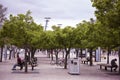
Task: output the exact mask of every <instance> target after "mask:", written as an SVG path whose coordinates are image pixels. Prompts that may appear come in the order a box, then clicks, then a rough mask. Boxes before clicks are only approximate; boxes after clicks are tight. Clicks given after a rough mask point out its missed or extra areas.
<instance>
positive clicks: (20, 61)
mask: <svg viewBox="0 0 120 80" xmlns="http://www.w3.org/2000/svg"><path fill="white" fill-rule="evenodd" d="M23 63H24V61H22V60H21V58H20V57H19V55H18V54H17V63H16V64H15V65H14V66H13V68H12V70H16V66H20V70H22V69H23Z"/></svg>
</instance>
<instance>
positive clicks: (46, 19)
mask: <svg viewBox="0 0 120 80" xmlns="http://www.w3.org/2000/svg"><path fill="white" fill-rule="evenodd" d="M49 19H51V18H50V17H45V22H46V23H45V31H46V29H47V25H48V22H49Z"/></svg>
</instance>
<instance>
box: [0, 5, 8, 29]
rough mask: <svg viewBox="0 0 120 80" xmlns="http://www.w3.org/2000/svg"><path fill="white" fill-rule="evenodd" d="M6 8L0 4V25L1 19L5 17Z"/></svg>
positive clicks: (0, 24)
mask: <svg viewBox="0 0 120 80" xmlns="http://www.w3.org/2000/svg"><path fill="white" fill-rule="evenodd" d="M6 10H7V8H6V7H3V5H2V4H0V27H1V26H2V23H3V21H4V20H5V19H6V17H5V12H6Z"/></svg>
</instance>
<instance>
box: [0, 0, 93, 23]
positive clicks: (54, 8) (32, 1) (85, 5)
mask: <svg viewBox="0 0 120 80" xmlns="http://www.w3.org/2000/svg"><path fill="white" fill-rule="evenodd" d="M0 3H1V4H3V5H4V6H6V7H8V15H9V14H15V15H16V14H19V13H25V12H26V11H27V10H31V11H32V16H33V18H34V19H35V21H37V22H39V21H40V22H41V20H43V19H44V17H47V16H48V17H51V18H52V19H56V20H68V21H70V20H75V21H76V20H79V21H80V20H86V19H87V20H88V19H90V18H92V17H94V10H95V9H94V8H93V7H92V4H91V2H90V0H1V1H0Z"/></svg>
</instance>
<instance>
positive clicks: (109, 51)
mask: <svg viewBox="0 0 120 80" xmlns="http://www.w3.org/2000/svg"><path fill="white" fill-rule="evenodd" d="M110 53H111V50H110V48H109V47H108V53H107V64H109V55H110Z"/></svg>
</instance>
